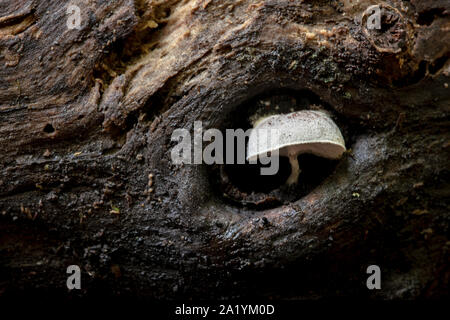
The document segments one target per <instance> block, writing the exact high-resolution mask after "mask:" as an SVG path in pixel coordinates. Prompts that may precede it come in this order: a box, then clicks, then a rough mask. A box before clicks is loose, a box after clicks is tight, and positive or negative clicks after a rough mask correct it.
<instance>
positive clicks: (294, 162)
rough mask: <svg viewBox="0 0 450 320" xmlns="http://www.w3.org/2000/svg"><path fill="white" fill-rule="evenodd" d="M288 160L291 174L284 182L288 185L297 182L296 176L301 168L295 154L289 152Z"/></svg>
mask: <svg viewBox="0 0 450 320" xmlns="http://www.w3.org/2000/svg"><path fill="white" fill-rule="evenodd" d="M289 162H290V164H291V175H290V176H289V178H288V179H287V180H286V184H287V185H289V186H290V185H293V184H296V183H297V182H298V176H299V175H300V172H301V170H300V167H299V166H298V160H297V155H295V154H290V155H289Z"/></svg>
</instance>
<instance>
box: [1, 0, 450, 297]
mask: <svg viewBox="0 0 450 320" xmlns="http://www.w3.org/2000/svg"><path fill="white" fill-rule="evenodd" d="M70 4H75V5H78V6H79V7H80V8H81V13H82V15H81V17H82V24H81V27H82V28H81V29H80V30H76V29H75V30H69V29H68V28H67V26H66V21H67V15H66V8H67V6H68V5H69V2H68V1H62V0H54V1H44V0H35V1H25V0H17V1H2V2H1V3H0V141H1V156H0V213H1V215H0V230H1V231H0V272H1V276H0V292H2V293H3V295H15V294H21V295H22V294H30V293H33V294H34V293H47V294H56V293H60V292H61V293H63V294H67V295H69V296H71V295H82V296H94V295H96V294H100V293H101V294H103V295H105V294H114V295H121V296H138V295H139V296H146V297H150V298H180V297H200V298H202V297H203V298H222V297H225V298H230V297H242V296H244V297H249V296H252V297H272V298H288V299H291V298H317V297H330V296H358V297H367V298H417V297H442V296H446V295H447V294H448V281H449V275H450V273H449V268H448V258H449V256H448V255H449V245H450V242H449V240H448V231H449V230H448V222H449V201H448V200H449V196H450V186H449V167H450V166H449V165H450V162H449V159H450V158H449V150H450V136H449V132H448V128H449V125H450V118H449V116H450V89H449V88H448V83H450V60H449V59H448V58H449V55H450V36H449V34H450V32H449V30H450V20H449V12H450V6H449V2H448V1H445V0H429V1H423V0H420V1H419V0H411V1H400V0H391V1H386V2H385V3H384V5H383V6H384V11H383V12H384V13H385V14H384V17H385V18H384V19H383V23H384V25H388V27H384V28H382V30H381V31H376V32H375V31H374V30H370V29H367V28H366V27H365V25H366V24H365V21H366V20H367V12H366V9H367V8H368V7H369V5H371V4H377V2H376V1H366V0H361V1H359V2H356V1H345V0H341V1H337V0H336V1H321V0H317V1H287V0H284V1H269V0H266V1H245V0H240V1H226V0H224V1H208V0H190V1H189V0H184V1H178V0H170V1H156V0H154V1H153V0H135V1H132V0H118V1H100V0H99V1H93V0H74V1H72V2H71V3H70ZM278 89H283V90H287V92H291V93H293V94H294V93H295V92H304V91H305V90H306V91H308V92H310V93H311V94H314V95H316V96H317V97H318V98H320V100H321V101H322V103H323V105H324V106H325V108H327V109H328V111H329V112H330V113H331V114H332V115H333V117H334V119H335V121H336V123H337V124H338V125H339V126H340V127H341V129H342V130H343V134H344V136H345V139H346V142H347V145H348V147H349V148H351V149H352V151H351V152H349V153H348V154H347V155H346V156H345V157H344V158H343V159H342V160H341V161H340V162H339V163H338V164H337V166H336V168H335V170H334V171H333V172H332V174H330V175H329V176H328V177H327V178H326V179H325V180H324V181H323V182H322V183H321V184H319V185H318V186H317V187H316V188H314V189H313V190H312V191H311V192H309V193H308V194H307V195H305V196H302V197H300V199H298V200H297V201H294V202H290V203H285V204H283V205H280V206H278V207H274V208H271V209H266V210H261V209H252V208H246V207H239V206H236V205H234V204H230V203H229V202H226V201H225V200H224V199H223V197H222V195H221V194H220V192H216V189H215V188H214V181H213V180H214V178H213V177H212V175H211V170H210V168H209V167H208V166H206V165H199V166H175V165H173V164H172V162H171V158H170V152H171V148H172V147H173V146H174V142H171V139H170V138H171V134H172V132H173V130H174V129H176V128H188V129H191V128H192V126H193V122H194V121H196V120H201V121H203V124H204V126H205V128H210V127H214V128H223V129H224V128H226V127H227V125H228V124H229V118H230V115H235V116H234V117H236V118H238V117H239V115H240V114H242V115H243V114H245V112H246V101H249V100H251V99H252V98H254V97H258V96H259V95H260V94H263V93H267V92H275V91H276V90H278ZM149 174H153V175H154V178H153V181H154V185H153V186H152V188H153V189H154V191H153V192H151V193H150V192H148V189H149V186H148V182H149ZM71 264H77V265H80V266H81V268H82V271H83V278H82V281H83V282H82V286H83V288H82V290H81V291H72V292H70V293H67V288H66V286H65V283H66V277H67V274H66V268H67V266H68V265H71ZM371 264H376V265H379V266H380V268H381V270H382V281H383V282H382V290H376V291H369V290H367V287H366V284H365V282H366V279H367V277H368V275H367V274H366V268H367V266H369V265H371Z"/></svg>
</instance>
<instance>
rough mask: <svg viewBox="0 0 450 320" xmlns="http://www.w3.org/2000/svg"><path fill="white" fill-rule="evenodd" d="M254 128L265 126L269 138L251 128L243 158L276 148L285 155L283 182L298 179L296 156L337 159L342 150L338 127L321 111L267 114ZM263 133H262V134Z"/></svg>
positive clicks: (252, 159)
mask: <svg viewBox="0 0 450 320" xmlns="http://www.w3.org/2000/svg"><path fill="white" fill-rule="evenodd" d="M254 129H266V130H267V131H268V132H269V130H270V132H272V133H268V134H270V135H271V139H270V140H268V139H265V138H264V139H261V135H260V134H256V133H257V132H261V130H253V131H252V134H250V138H249V142H248V147H247V160H248V161H255V160H256V159H257V158H258V157H260V156H263V155H266V154H267V153H268V152H275V151H277V150H278V151H279V155H280V156H286V157H289V162H290V164H291V175H290V176H289V178H288V179H287V181H286V184H288V185H292V184H296V183H297V182H298V177H299V175H300V171H301V170H300V168H299V164H298V160H297V156H298V155H299V154H302V153H311V154H314V155H317V156H320V157H323V158H327V159H339V158H340V157H341V156H342V154H343V153H344V152H345V150H346V149H345V142H344V138H343V137H342V134H341V131H340V130H339V128H338V127H337V125H336V124H335V123H334V122H333V120H331V118H330V117H329V116H328V115H327V114H326V113H325V112H321V111H314V110H302V111H297V112H293V113H289V114H280V115H274V116H269V117H267V118H264V119H262V120H260V121H258V122H256V123H255V126H254ZM258 136H259V138H258ZM265 137H266V136H265Z"/></svg>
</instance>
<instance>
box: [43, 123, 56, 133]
mask: <svg viewBox="0 0 450 320" xmlns="http://www.w3.org/2000/svg"><path fill="white" fill-rule="evenodd" d="M44 132H45V133H53V132H55V128H53V126H52V125H51V124H50V123H47V124H46V125H45V127H44Z"/></svg>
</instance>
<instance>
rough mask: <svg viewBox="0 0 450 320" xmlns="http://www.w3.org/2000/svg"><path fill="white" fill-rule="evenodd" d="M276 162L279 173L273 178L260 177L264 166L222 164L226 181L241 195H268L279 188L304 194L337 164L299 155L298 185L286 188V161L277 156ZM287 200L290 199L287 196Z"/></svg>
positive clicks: (296, 193)
mask: <svg viewBox="0 0 450 320" xmlns="http://www.w3.org/2000/svg"><path fill="white" fill-rule="evenodd" d="M279 160H280V162H279V170H278V172H277V173H276V174H275V175H261V172H260V169H261V167H267V165H261V164H248V163H247V164H245V165H225V167H224V172H225V174H226V175H227V177H228V178H229V181H230V182H231V183H232V184H233V185H234V186H235V187H237V188H238V189H239V190H240V191H241V192H245V193H252V192H255V193H258V192H262V193H270V192H271V191H276V190H277V189H280V191H281V192H286V193H292V192H293V193H294V195H305V194H308V193H309V192H310V191H312V189H314V188H315V187H317V186H318V185H319V184H320V183H321V182H322V181H323V180H324V179H325V178H326V177H328V176H329V175H330V174H331V173H332V172H333V170H334V168H335V166H336V164H337V161H333V160H330V159H325V158H321V157H318V156H315V155H313V154H301V155H299V156H298V161H299V166H300V169H301V170H302V171H301V173H300V176H299V180H298V184H297V185H293V186H291V187H288V186H287V185H285V182H286V180H287V178H288V177H289V175H290V173H291V166H290V164H289V159H288V158H287V157H280V159H279ZM278 196H280V195H278ZM282 198H283V197H282ZM287 198H292V197H291V196H288V197H287ZM285 200H287V199H285Z"/></svg>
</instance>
